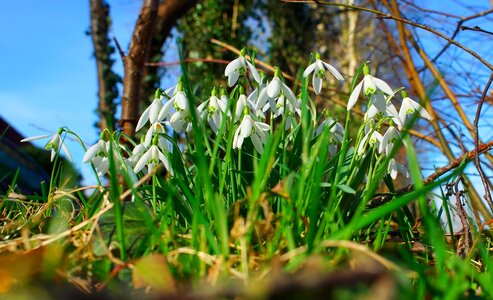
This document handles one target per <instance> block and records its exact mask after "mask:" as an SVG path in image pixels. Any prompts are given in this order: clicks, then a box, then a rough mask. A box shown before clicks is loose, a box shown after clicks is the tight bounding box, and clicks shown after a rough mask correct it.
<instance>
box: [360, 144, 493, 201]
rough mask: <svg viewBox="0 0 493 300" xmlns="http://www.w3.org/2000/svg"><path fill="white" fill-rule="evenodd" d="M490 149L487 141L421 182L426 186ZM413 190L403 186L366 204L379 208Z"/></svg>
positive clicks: (411, 187)
mask: <svg viewBox="0 0 493 300" xmlns="http://www.w3.org/2000/svg"><path fill="white" fill-rule="evenodd" d="M492 147H493V141H489V142H488V143H484V144H480V145H478V147H476V148H475V149H474V150H472V151H469V152H467V153H465V154H463V155H461V156H460V157H459V158H457V159H455V160H454V161H452V162H451V163H450V164H448V165H446V166H444V167H441V168H438V169H436V170H435V172H434V173H433V174H431V175H430V176H428V177H426V178H425V179H424V180H423V184H424V185H427V184H429V183H431V182H433V181H435V180H436V179H437V178H438V177H440V176H442V175H443V174H445V173H447V172H449V171H450V170H453V169H455V168H457V167H459V166H460V165H461V164H462V162H464V161H465V162H466V163H467V162H470V161H471V160H473V159H475V158H476V157H477V156H479V155H480V154H483V153H485V152H488V151H489V150H490V149H491V148H492ZM413 189H414V185H412V184H410V185H408V186H405V187H403V188H401V189H399V190H397V191H396V193H395V194H378V195H375V196H374V197H373V198H372V199H371V200H370V201H369V202H368V207H370V208H373V207H377V206H380V205H382V204H385V203H386V202H388V201H390V200H392V198H393V197H394V195H401V194H405V193H408V192H411V191H412V190H413Z"/></svg>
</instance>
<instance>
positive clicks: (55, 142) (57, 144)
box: [21, 128, 72, 161]
mask: <svg viewBox="0 0 493 300" xmlns="http://www.w3.org/2000/svg"><path fill="white" fill-rule="evenodd" d="M63 131H64V129H63V128H60V129H59V130H58V132H57V133H55V134H54V135H49V134H45V135H38V136H33V137H29V138H25V139H23V140H21V142H31V141H36V140H42V139H46V138H49V137H50V136H51V138H50V140H49V141H48V143H46V145H45V149H46V150H51V157H50V160H51V161H53V160H54V159H55V156H56V154H58V153H60V148H61V149H63V152H65V154H66V155H67V157H68V159H69V160H72V154H71V153H70V151H69V150H68V148H67V146H66V145H65V143H64V139H62V137H61V134H62V132H63Z"/></svg>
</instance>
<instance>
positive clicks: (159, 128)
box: [142, 123, 170, 151]
mask: <svg viewBox="0 0 493 300" xmlns="http://www.w3.org/2000/svg"><path fill="white" fill-rule="evenodd" d="M165 134H166V129H165V128H164V126H163V125H162V124H161V123H154V124H152V125H151V127H149V129H148V130H147V132H146V135H145V137H144V141H143V143H142V144H143V145H144V146H145V147H149V146H150V145H151V142H152V139H153V137H154V136H156V135H157V136H158V138H157V144H158V145H159V147H160V148H161V149H165V151H170V146H169V142H168V140H167V139H166V138H165V137H163V135H165Z"/></svg>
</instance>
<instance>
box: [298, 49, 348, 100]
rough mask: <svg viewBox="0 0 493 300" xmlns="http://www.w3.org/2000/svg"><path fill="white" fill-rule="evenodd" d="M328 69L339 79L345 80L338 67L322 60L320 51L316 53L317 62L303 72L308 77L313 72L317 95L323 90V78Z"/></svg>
mask: <svg viewBox="0 0 493 300" xmlns="http://www.w3.org/2000/svg"><path fill="white" fill-rule="evenodd" d="M326 69H327V70H328V71H329V72H330V73H331V74H332V75H334V77H335V78H337V80H339V81H344V77H342V75H341V73H339V71H337V69H336V68H334V67H333V66H332V65H330V64H328V63H326V62H324V61H322V60H321V59H320V54H318V52H317V53H315V62H314V63H313V64H311V65H309V66H308V67H307V68H306V70H305V72H303V77H306V76H308V75H310V73H312V72H313V77H312V84H313V89H314V90H315V94H317V95H318V94H320V91H321V90H322V79H324V78H325V74H326V72H325V70H326Z"/></svg>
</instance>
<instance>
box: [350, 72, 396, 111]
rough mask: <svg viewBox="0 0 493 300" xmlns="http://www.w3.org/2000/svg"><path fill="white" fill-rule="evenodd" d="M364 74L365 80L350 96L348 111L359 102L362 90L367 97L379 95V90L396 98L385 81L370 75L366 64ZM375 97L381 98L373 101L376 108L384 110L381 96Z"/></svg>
mask: <svg viewBox="0 0 493 300" xmlns="http://www.w3.org/2000/svg"><path fill="white" fill-rule="evenodd" d="M363 74H364V75H365V76H364V77H363V80H361V82H360V83H358V85H357V86H356V87H355V88H354V90H353V92H352V93H351V96H349V101H348V104H347V110H350V109H351V108H353V106H354V105H355V104H356V101H358V96H359V94H360V93H361V90H363V92H364V93H365V95H366V96H370V98H371V96H372V95H373V94H375V93H377V91H379V90H380V91H381V92H383V93H385V94H386V95H388V96H394V91H392V89H391V88H390V86H389V85H388V84H387V83H386V82H385V81H383V80H382V79H379V78H377V77H373V76H371V75H370V69H369V68H368V65H366V64H365V65H364V66H363ZM382 96H383V95H382ZM374 97H380V98H375V99H374V100H373V103H374V104H375V106H377V108H382V107H381V105H380V103H381V102H382V101H381V96H380V95H378V94H377V95H374ZM384 99H385V98H384Z"/></svg>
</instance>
